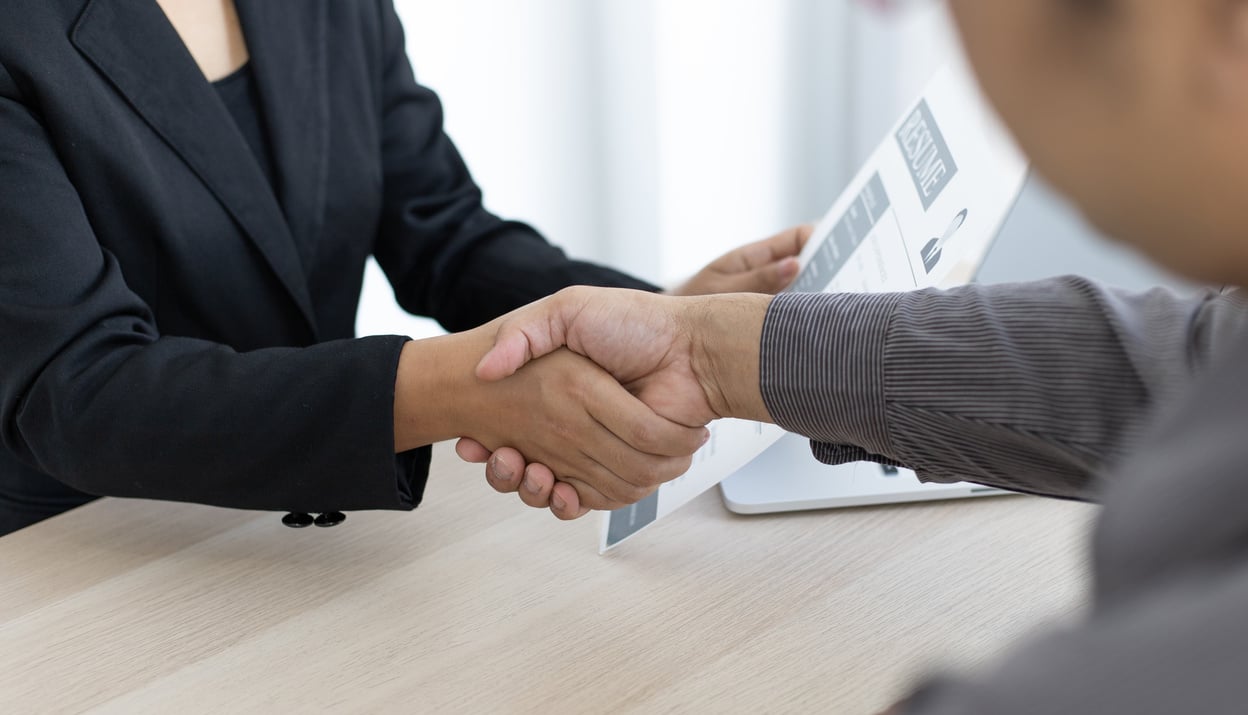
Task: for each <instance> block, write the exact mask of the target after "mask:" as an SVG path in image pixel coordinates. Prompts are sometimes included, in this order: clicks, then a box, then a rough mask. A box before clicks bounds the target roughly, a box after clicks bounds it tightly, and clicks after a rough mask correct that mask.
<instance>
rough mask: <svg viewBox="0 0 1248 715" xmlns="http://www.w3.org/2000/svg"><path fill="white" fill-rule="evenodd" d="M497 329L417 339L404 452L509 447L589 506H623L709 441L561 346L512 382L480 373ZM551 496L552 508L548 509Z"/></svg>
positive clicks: (400, 439) (398, 417) (401, 424)
mask: <svg viewBox="0 0 1248 715" xmlns="http://www.w3.org/2000/svg"><path fill="white" fill-rule="evenodd" d="M496 327H497V326H487V327H486V328H483V329H479V330H477V331H472V332H470V333H463V334H459V335H452V336H447V337H445V338H435V339H433V340H429V341H420V342H414V343H409V344H408V345H407V346H406V347H405V348H404V351H403V355H402V356H401V357H400V364H399V378H398V381H397V383H396V396H395V444H396V449H397V450H399V451H405V450H406V449H411V448H414V447H416V446H420V445H422V444H430V443H432V442H436V441H440V440H442V439H447V438H449V437H450V436H453V435H467V436H469V437H471V438H472V439H473V440H474V441H475V442H476V443H477V444H479V445H481V446H482V448H490V449H498V448H500V447H503V446H505V445H507V446H512V447H514V448H516V449H519V450H521V451H522V452H523V453H524V454H526V455H532V459H534V460H536V461H538V462H540V463H541V464H544V465H546V469H547V470H548V472H549V474H550V475H551V476H552V477H553V476H557V477H558V479H559V480H560V481H561V482H564V483H565V486H566V485H573V486H574V487H575V489H576V490H577V494H578V499H579V502H578V505H577V509H578V510H579V509H580V508H581V504H583V506H584V507H587V508H593V509H617V508H620V507H623V506H626V505H628V504H632V503H635V502H637V501H640V500H641V499H643V498H645V497H646V496H648V495H649V494H650V493H652V492H653V491H654V490H655V489H656V488H657V487H658V486H659V485H660V484H662V483H663V482H666V481H669V480H671V479H674V478H676V477H678V476H680V475H681V474H683V473H684V472H685V471H686V470H687V469H688V468H689V463H690V458H691V455H692V454H693V453H694V452H696V451H697V450H698V448H700V447H701V446H702V444H703V443H704V442H705V440H706V437H707V431H706V430H705V428H704V427H702V426H701V425H688V426H687V425H684V424H680V423H677V422H674V421H671V420H668V419H665V418H663V417H661V416H659V415H657V414H656V413H655V412H654V411H653V410H652V409H651V408H649V407H647V406H646V405H644V404H643V403H642V402H640V401H639V400H638V399H637V398H636V397H634V396H633V395H632V394H630V393H629V392H628V391H627V390H626V389H624V388H623V387H621V386H620V384H619V383H618V382H617V381H616V380H615V379H614V378H612V376H611V375H610V374H608V373H607V372H606V371H605V370H603V369H602V368H600V367H598V366H597V365H596V364H594V363H593V362H591V361H589V360H587V359H586V358H584V357H581V356H579V355H576V354H574V353H572V352H569V351H567V350H557V351H554V352H553V353H551V354H549V355H547V356H546V357H544V358H542V359H541V360H534V361H532V362H528V363H527V364H525V365H524V366H523V367H522V368H520V369H519V370H517V371H516V372H515V374H514V375H512V376H511V377H510V378H508V379H506V380H501V381H496V382H489V381H485V380H481V379H480V378H478V377H477V376H476V374H475V373H474V367H475V366H476V365H477V363H478V361H479V360H480V359H481V356H482V355H484V354H485V352H486V351H487V350H488V349H489V348H490V346H491V345H492V344H493V341H494V330H495V329H496ZM544 503H545V502H544V500H543V505H544Z"/></svg>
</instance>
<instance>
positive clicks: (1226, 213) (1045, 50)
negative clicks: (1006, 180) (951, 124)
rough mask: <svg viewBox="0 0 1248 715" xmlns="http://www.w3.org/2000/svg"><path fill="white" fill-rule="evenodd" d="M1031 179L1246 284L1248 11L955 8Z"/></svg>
mask: <svg viewBox="0 0 1248 715" xmlns="http://www.w3.org/2000/svg"><path fill="white" fill-rule="evenodd" d="M950 5H951V7H952V10H953V14H954V17H955V19H956V22H957V25H958V28H959V30H960V32H961V34H962V37H963V41H964V43H965V45H966V49H967V53H968V55H969V56H970V58H971V61H972V64H973V65H974V67H975V70H976V72H977V74H978V75H979V78H980V81H981V82H982V84H983V85H984V88H985V90H986V92H987V94H988V96H989V98H990V99H991V101H992V102H993V104H994V105H995V106H996V107H997V109H998V111H999V112H1000V113H1001V115H1002V117H1003V118H1004V119H1005V121H1006V123H1007V124H1008V125H1009V126H1010V128H1011V129H1012V130H1013V132H1014V134H1015V136H1016V137H1017V138H1018V140H1019V142H1020V144H1021V145H1022V147H1023V149H1024V151H1026V153H1027V154H1028V155H1029V156H1030V157H1031V158H1032V160H1033V161H1034V164H1035V167H1036V169H1037V170H1038V171H1039V172H1040V173H1041V174H1043V175H1044V176H1045V177H1046V178H1048V179H1049V180H1050V181H1051V182H1053V184H1054V185H1056V186H1057V187H1058V188H1060V189H1061V190H1062V191H1064V192H1065V193H1067V194H1068V195H1069V196H1070V197H1071V198H1072V199H1074V201H1075V202H1076V203H1077V204H1078V205H1079V206H1080V208H1082V209H1083V211H1084V212H1085V213H1086V214H1087V216H1088V217H1089V218H1090V219H1091V220H1092V221H1093V222H1094V223H1095V224H1097V225H1098V226H1099V227H1100V228H1101V229H1102V230H1104V231H1106V232H1107V233H1109V234H1110V235H1113V236H1115V237H1116V238H1118V239H1120V240H1122V241H1124V242H1127V243H1130V244H1132V245H1134V246H1136V247H1137V248H1139V249H1140V250H1142V251H1144V252H1145V253H1147V254H1149V255H1150V256H1152V257H1153V258H1154V259H1156V260H1158V261H1159V262H1161V263H1164V264H1165V265H1167V266H1169V267H1170V268H1172V269H1174V270H1177V271H1180V272H1182V273H1185V274H1187V275H1189V276H1191V277H1194V278H1196V279H1199V280H1204V281H1211V282H1226V283H1237V284H1245V283H1248V0H950Z"/></svg>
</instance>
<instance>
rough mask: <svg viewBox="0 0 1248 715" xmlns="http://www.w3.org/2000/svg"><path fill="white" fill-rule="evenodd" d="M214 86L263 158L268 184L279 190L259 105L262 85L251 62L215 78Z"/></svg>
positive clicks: (250, 144) (236, 123)
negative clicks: (259, 86) (275, 180)
mask: <svg viewBox="0 0 1248 715" xmlns="http://www.w3.org/2000/svg"><path fill="white" fill-rule="evenodd" d="M212 86H213V87H216V89H217V96H219V97H221V101H222V102H224V103H225V108H226V109H228V110H230V116H231V117H234V124H235V126H237V127H238V131H240V132H242V134H243V139H246V140H247V146H249V147H251V153H252V154H254V155H255V157H256V161H258V162H260V169H261V170H262V171H263V172H264V176H265V178H267V179H268V180H269V185H270V186H272V187H273V189H274V191H276V190H277V184H276V183H274V171H273V148H272V146H271V145H270V143H269V135H268V132H266V131H265V128H264V116H263V111H264V110H263V109H262V108H261V107H260V89H259V88H258V87H257V86H256V77H255V74H253V73H252V71H251V63H250V62H248V63H247V64H245V65H243V66H242V67H240V68H238V69H237V70H234V72H232V73H231V74H229V75H228V76H226V77H224V78H222V79H219V80H217V81H216V82H213V83H212Z"/></svg>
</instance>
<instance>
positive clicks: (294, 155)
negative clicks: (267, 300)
mask: <svg viewBox="0 0 1248 715" xmlns="http://www.w3.org/2000/svg"><path fill="white" fill-rule="evenodd" d="M327 2H328V0H299V2H280V1H279V0H236V1H235V4H236V6H237V8H238V14H239V19H240V21H241V22H242V25H243V32H244V33H245V34H246V36H247V47H248V50H249V52H250V53H251V60H252V71H253V72H254V73H255V77H256V82H257V83H258V84H259V88H260V101H261V104H262V105H263V110H264V116H265V119H266V121H267V122H268V128H269V137H270V139H271V141H272V146H273V158H274V161H275V162H276V164H277V174H278V177H279V178H278V181H279V186H278V194H279V196H280V198H281V202H282V208H283V209H284V211H285V213H286V221H287V223H288V224H289V225H290V227H291V232H292V233H293V234H294V238H295V243H296V245H297V247H298V249H299V253H300V255H301V256H302V257H303V264H304V265H305V266H309V265H311V264H312V259H313V254H314V251H315V247H316V240H317V237H318V235H319V233H320V231H321V225H322V222H323V220H324V208H325V191H326V187H327V180H328V176H327V174H328V171H329V156H328V152H329V123H330V122H329V94H328V92H329V87H328V81H329V80H328V64H327V63H328V58H327V57H326V54H327V44H326V43H327V41H328V38H327V34H326V33H327V32H328V30H329V27H328V24H329V23H328V19H327V13H328V8H329V6H328V4H327Z"/></svg>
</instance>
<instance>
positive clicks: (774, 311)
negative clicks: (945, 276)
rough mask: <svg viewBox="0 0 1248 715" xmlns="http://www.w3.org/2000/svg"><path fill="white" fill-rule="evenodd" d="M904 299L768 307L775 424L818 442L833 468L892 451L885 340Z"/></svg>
mask: <svg viewBox="0 0 1248 715" xmlns="http://www.w3.org/2000/svg"><path fill="white" fill-rule="evenodd" d="M903 297H904V294H902V293H877V294H865V295H864V294H826V293H786V294H782V295H779V296H777V297H776V299H775V300H773V301H772V303H771V305H770V307H769V308H768V310H767V316H766V318H765V320H764V323H763V337H762V344H761V346H760V370H759V380H760V389H761V391H762V396H763V402H764V404H765V405H766V406H767V410H768V412H770V414H771V416H772V418H773V419H774V420H775V422H776V424H778V425H779V426H781V427H783V428H784V429H786V430H788V431H790V432H795V433H797V434H800V435H804V436H806V437H808V438H810V439H811V440H812V441H813V442H814V443H815V450H814V452H815V457H816V458H818V459H819V460H820V461H823V462H826V463H829V464H841V463H845V462H853V461H860V460H864V459H869V460H872V461H888V460H885V459H883V458H882V457H880V456H878V455H887V454H892V453H893V450H892V449H891V441H890V439H889V434H888V425H887V419H886V415H885V399H884V343H885V337H886V334H887V331H888V326H889V323H890V321H891V319H892V317H893V315H894V313H895V312H896V310H897V306H898V304H899V303H900V302H901V300H902V298H903Z"/></svg>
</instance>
